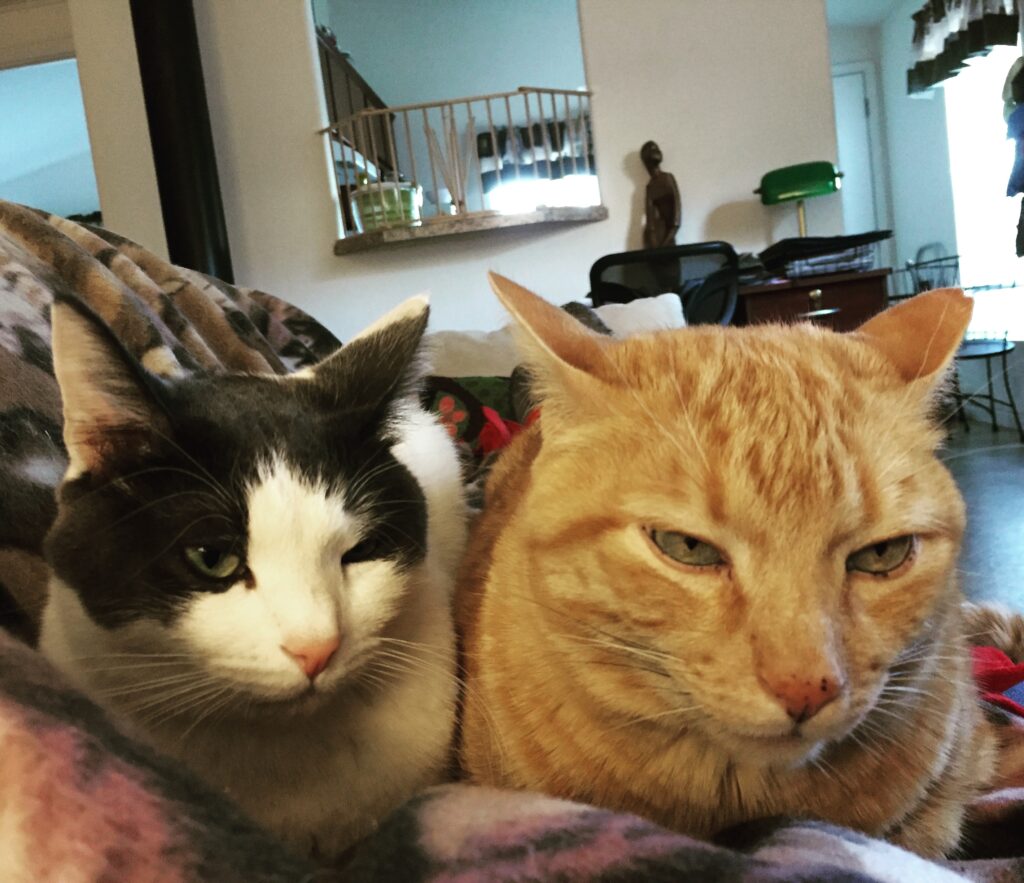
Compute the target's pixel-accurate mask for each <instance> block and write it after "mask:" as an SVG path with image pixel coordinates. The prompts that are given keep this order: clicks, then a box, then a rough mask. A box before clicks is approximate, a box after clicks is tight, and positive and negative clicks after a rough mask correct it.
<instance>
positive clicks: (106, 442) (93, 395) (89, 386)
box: [51, 301, 167, 477]
mask: <svg viewBox="0 0 1024 883" xmlns="http://www.w3.org/2000/svg"><path fill="white" fill-rule="evenodd" d="M51 325H52V332H53V369H54V374H55V375H56V377H57V383H58V385H59V386H60V395H61V400H62V402H63V409H64V444H65V445H66V447H67V450H68V457H69V458H70V464H69V467H68V477H74V476H77V475H80V474H82V473H84V472H93V473H95V472H103V471H104V468H105V467H106V466H108V465H110V464H111V463H112V462H114V461H115V460H117V459H118V458H120V457H121V456H124V455H126V454H131V455H145V454H146V452H147V451H148V450H150V449H151V447H152V446H153V444H154V442H155V440H156V438H157V436H158V434H159V433H160V432H161V431H163V432H166V430H167V425H166V423H167V421H166V417H165V415H164V413H163V411H162V410H161V408H160V407H159V405H158V403H157V402H156V401H155V399H154V397H153V389H152V387H155V386H157V385H158V381H157V380H156V379H155V378H152V377H151V376H149V375H148V374H147V372H146V371H145V369H144V368H142V366H141V365H139V364H138V363H137V362H135V361H134V360H133V359H132V358H131V357H130V356H129V355H128V354H127V352H126V351H125V350H124V348H123V347H122V346H121V345H120V344H119V343H118V341H117V340H116V339H115V338H114V336H113V334H112V332H111V331H110V330H109V329H108V328H107V327H106V326H105V325H104V324H103V322H102V320H100V319H99V318H98V317H96V316H94V315H92V314H90V313H89V312H88V310H87V309H86V308H85V307H84V306H82V305H80V304H76V303H73V302H71V301H57V302H56V303H54V305H53V309H52V311H51Z"/></svg>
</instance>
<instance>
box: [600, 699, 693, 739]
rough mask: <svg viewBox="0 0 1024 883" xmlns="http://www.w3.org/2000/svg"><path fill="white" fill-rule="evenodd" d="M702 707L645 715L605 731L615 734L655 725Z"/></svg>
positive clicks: (682, 708) (672, 709)
mask: <svg viewBox="0 0 1024 883" xmlns="http://www.w3.org/2000/svg"><path fill="white" fill-rule="evenodd" d="M700 708H701V706H699V705H687V706H683V707H680V708H670V709H668V710H667V711H659V712H657V713H656V714H645V715H639V716H637V717H631V718H630V719H629V720H627V721H625V722H624V723H621V724H618V725H617V726H614V727H608V728H606V729H605V732H606V733H614V732H615V731H616V730H622V729H625V728H626V727H634V726H637V725H639V724H646V723H653V722H654V721H657V720H662V719H664V718H666V717H675V716H677V715H681V714H687V713H689V712H691V711H699V710H700Z"/></svg>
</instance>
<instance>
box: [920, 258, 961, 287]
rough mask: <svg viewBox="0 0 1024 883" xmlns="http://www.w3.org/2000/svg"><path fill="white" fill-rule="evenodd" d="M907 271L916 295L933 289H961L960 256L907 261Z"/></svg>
mask: <svg viewBox="0 0 1024 883" xmlns="http://www.w3.org/2000/svg"><path fill="white" fill-rule="evenodd" d="M907 270H908V271H909V272H910V279H911V282H912V284H913V290H914V292H915V293H920V292H922V291H931V290H932V289H933V288H959V286H960V255H955V254H954V255H949V256H948V257H944V258H935V259H934V260H930V261H920V262H916V263H915V262H914V261H907Z"/></svg>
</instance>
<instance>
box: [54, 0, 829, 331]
mask: <svg viewBox="0 0 1024 883" xmlns="http://www.w3.org/2000/svg"><path fill="white" fill-rule="evenodd" d="M127 6H128V3H127V0H104V2H103V4H102V5H101V4H97V3H95V2H94V0H71V13H72V22H73V26H74V31H75V42H76V47H77V51H78V54H79V64H80V73H81V77H82V83H83V91H84V92H85V97H86V111H87V116H88V119H89V128H90V135H91V136H92V140H93V146H94V150H95V152H96V155H97V163H96V165H97V178H98V180H99V186H100V198H101V203H102V205H103V209H104V213H105V215H106V216H107V218H108V219H109V223H110V226H111V228H112V229H115V230H118V231H119V232H121V233H124V234H125V235H128V236H130V237H132V238H135V239H138V240H140V241H141V242H143V243H144V244H146V245H148V246H149V247H151V248H156V250H158V251H159V250H161V246H162V241H160V242H157V241H156V240H157V239H158V238H160V239H161V240H162V229H159V233H160V236H159V237H158V236H157V230H158V228H159V225H158V221H159V202H158V199H157V195H156V185H155V181H153V180H152V177H151V175H152V160H151V157H150V156H149V154H148V152H147V151H148V148H147V146H146V145H147V144H148V141H147V138H148V135H147V136H146V137H145V138H144V137H142V135H143V134H144V133H145V129H144V128H142V129H141V131H140V123H141V124H142V126H143V127H144V124H145V115H144V111H143V108H142V103H141V88H140V84H139V81H138V65H137V60H136V59H135V57H134V47H133V44H132V40H131V24H130V18H129V17H128V14H127ZM195 8H196V18H197V25H198V28H199V37H200V45H201V49H202V57H203V69H204V76H205V78H206V84H207V92H208V98H209V104H210V112H211V117H212V122H213V130H214V141H215V144H216V149H217V157H218V168H219V171H220V180H221V187H222V190H223V196H224V202H225V211H226V214H227V221H228V230H229V237H230V242H231V249H232V260H233V263H234V267H235V275H236V278H237V280H238V281H239V283H240V284H248V285H254V286H258V287H261V288H264V289H266V290H267V291H271V292H273V293H275V294H277V295H280V296H281V297H284V298H286V299H289V300H292V301H294V302H295V303H296V304H298V305H299V306H301V307H303V308H304V309H307V310H309V311H310V312H311V313H312V314H313V315H315V316H317V317H318V318H320V319H321V320H323V321H324V322H325V323H326V324H328V325H329V326H330V327H331V328H332V329H334V330H335V332H336V333H338V334H339V335H340V336H342V337H343V338H344V337H350V336H351V335H352V334H353V332H354V331H355V330H356V329H358V328H360V327H361V326H363V325H364V324H366V323H368V322H369V321H370V320H371V319H373V318H374V317H376V316H378V315H379V314H380V313H381V312H382V311H383V310H385V309H387V308H388V307H390V306H392V305H394V304H396V303H398V302H399V301H400V300H402V299H403V298H405V297H407V296H408V295H410V294H412V293H414V292H417V291H422V290H425V289H429V290H431V292H432V295H433V303H434V325H435V327H438V328H441V327H446V328H486V327H494V326H496V325H497V324H499V323H500V322H501V321H502V313H501V311H500V309H499V308H498V306H497V304H496V302H495V300H494V298H493V297H492V296H491V294H490V293H489V292H488V290H487V285H486V280H485V272H486V270H487V269H491V268H493V269H495V270H497V271H498V272H501V273H505V274H506V275H509V276H511V277H513V278H516V279H518V280H519V281H521V282H522V283H523V284H525V285H528V286H530V287H532V288H534V289H535V290H537V291H538V292H540V293H541V294H543V295H545V296H547V297H549V298H550V299H552V300H555V301H562V300H568V299H570V298H578V297H581V296H583V295H585V294H586V292H587V289H588V285H587V272H588V270H589V268H590V265H591V263H593V261H594V260H596V259H597V258H598V257H600V256H601V255H603V254H607V253H609V252H613V251H619V250H622V249H623V248H627V247H638V246H639V244H640V228H639V215H640V206H641V205H642V199H643V186H644V184H645V180H646V178H645V173H644V172H643V168H642V166H641V164H640V161H639V157H638V156H637V152H638V150H639V147H640V145H641V144H642V143H643V142H644V141H646V140H647V139H648V138H654V139H656V140H657V141H658V142H659V143H660V144H661V147H662V149H663V151H664V153H665V167H666V168H667V169H668V170H669V171H671V172H673V173H674V174H675V176H676V178H677V180H678V182H679V189H680V192H681V194H682V200H683V225H682V229H681V234H680V241H699V240H704V239H712V238H723V239H727V240H729V241H731V242H733V243H734V244H735V245H736V247H737V248H739V249H741V250H744V249H746V250H760V249H761V248H763V247H765V246H766V245H768V244H769V243H770V242H772V241H774V240H775V239H778V238H781V237H783V236H787V235H795V231H796V218H795V214H796V213H795V211H794V209H793V207H792V205H787V206H775V207H770V208H765V207H763V206H761V205H760V203H759V202H758V200H757V197H756V196H754V194H753V192H752V191H753V190H754V188H755V187H756V186H757V185H758V183H759V181H760V177H761V175H762V174H763V173H764V172H766V171H768V170H769V169H773V168H776V167H778V166H783V165H788V164H790V163H797V162H803V161H806V160H817V159H823V160H831V161H834V160H835V130H834V126H833V121H832V93H831V81H830V77H829V59H828V45H827V37H826V25H825V14H824V7H823V3H822V0H773V2H772V3H770V4H765V3H764V2H763V0H730V2H729V3H727V4H718V3H715V4H710V3H707V2H705V0H646V2H645V4H644V14H643V15H640V14H638V13H637V10H636V7H635V6H634V5H633V4H623V3H620V2H618V0H582V8H581V15H580V20H581V31H582V35H583V49H584V59H585V62H586V68H587V77H588V84H589V86H590V87H591V88H592V89H593V90H594V91H595V99H594V129H595V138H596V142H597V143H596V147H597V154H598V161H599V164H600V169H601V187H602V193H603V195H604V199H605V202H606V204H607V205H608V208H609V211H610V219H609V220H608V221H605V222H601V223H597V224H589V225H583V226H577V227H570V228H559V229H555V230H551V229H548V230H543V231H541V230H537V229H530V228H524V229H521V230H512V231H508V230H506V231H495V232H491V233H485V234H478V235H476V236H475V237H472V238H465V239H452V240H436V241H433V242H423V243H418V244H416V245H409V246H405V247H403V248H394V249H391V250H386V251H377V252H372V253H367V254H361V255H351V256H346V257H335V256H334V255H333V254H332V245H333V242H334V239H335V236H336V232H337V231H336V227H337V215H336V207H335V205H334V201H333V197H332V187H331V183H330V180H331V179H330V177H329V175H330V172H329V165H328V162H327V155H326V151H325V148H324V144H323V141H322V139H321V138H320V137H319V136H317V135H316V134H315V132H316V130H317V129H318V128H319V127H320V126H322V125H324V123H325V120H324V106H323V97H322V94H321V87H320V74H319V70H318V65H317V57H316V51H315V42H314V39H313V30H312V20H311V10H310V8H309V6H308V4H306V3H302V2H287V3H285V2H280V0H196V3H195ZM766 33H770V34H771V39H765V35H766ZM737 59H741V60H742V63H737ZM115 135H116V137H115ZM115 207H116V212H115V211H114V209H115ZM808 214H809V216H810V217H809V223H810V227H811V230H812V232H815V233H821V234H831V233H839V232H841V230H842V221H841V207H840V205H839V200H838V198H835V199H833V198H832V197H825V198H822V199H818V200H813V201H812V202H811V203H810V204H809V205H808Z"/></svg>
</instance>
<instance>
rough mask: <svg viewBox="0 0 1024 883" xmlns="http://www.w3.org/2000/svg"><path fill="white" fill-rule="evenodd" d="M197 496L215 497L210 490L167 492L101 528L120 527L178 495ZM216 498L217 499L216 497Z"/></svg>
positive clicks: (106, 529) (102, 529)
mask: <svg viewBox="0 0 1024 883" xmlns="http://www.w3.org/2000/svg"><path fill="white" fill-rule="evenodd" d="M195 496H202V497H214V495H213V494H211V493H210V492H209V491H195V490H193V491H176V492H175V493H173V494H166V495H165V496H163V497H158V498H156V499H154V500H150V501H149V502H148V503H144V504H142V505H141V506H137V507H136V508H134V509H132V511H131V512H128V513H127V514H125V515H122V516H121V517H120V518H118V519H117V520H116V521H112V522H110V523H109V524H105V525H103V526H102V527H101V528H100V530H101V531H108V530H113V529H114V528H115V527H118V526H120V525H122V524H124V523H125V522H127V521H130V520H131V519H132V518H135V517H136V516H137V515H141V514H142V513H143V512H146V511H148V510H150V509H153V508H155V507H157V506H162V505H164V504H165V503H168V502H170V501H171V500H174V499H177V498H178V497H195ZM214 499H216V497H214Z"/></svg>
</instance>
